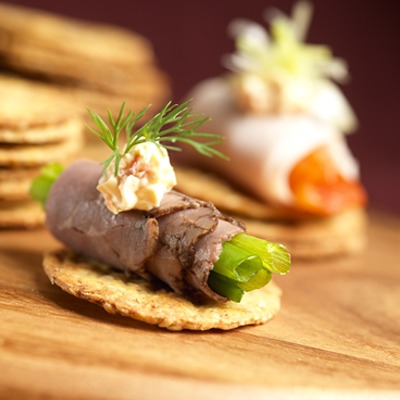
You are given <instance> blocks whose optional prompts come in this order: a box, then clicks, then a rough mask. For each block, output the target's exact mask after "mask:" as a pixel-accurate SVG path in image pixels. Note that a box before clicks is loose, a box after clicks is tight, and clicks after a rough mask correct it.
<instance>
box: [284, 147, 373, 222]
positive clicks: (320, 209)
mask: <svg viewBox="0 0 400 400" xmlns="http://www.w3.org/2000/svg"><path fill="white" fill-rule="evenodd" d="M289 184H290V187H291V189H292V191H293V194H294V197H295V202H296V205H295V207H296V209H299V210H302V211H306V212H309V213H312V214H316V215H323V216H327V215H332V214H335V213H338V212H340V211H344V210H346V209H349V208H354V207H361V206H364V205H365V203H366V194H365V191H364V188H363V187H362V185H361V184H360V182H358V181H349V180H346V179H345V178H343V177H342V176H341V175H340V173H339V172H338V171H337V168H336V166H335V164H334V162H333V160H332V158H331V157H330V155H329V154H328V152H327V150H326V149H324V148H319V149H317V150H315V151H313V152H312V153H310V154H309V155H308V156H307V157H305V158H304V159H303V160H301V161H300V162H299V163H298V164H297V165H296V166H295V167H294V169H293V170H292V172H291V174H290V177H289Z"/></svg>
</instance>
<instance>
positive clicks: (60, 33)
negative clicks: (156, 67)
mask: <svg viewBox="0 0 400 400" xmlns="http://www.w3.org/2000/svg"><path fill="white" fill-rule="evenodd" d="M0 32H4V35H7V36H8V38H9V41H8V43H7V41H4V44H3V46H2V47H3V51H5V52H6V53H7V51H10V48H11V49H15V48H17V49H18V48H23V47H29V46H34V47H39V48H44V49H48V50H49V51H55V52H57V53H60V54H61V55H63V54H68V55H69V56H70V57H71V58H75V59H76V62H77V63H78V62H79V60H80V59H89V60H93V61H96V62H99V63H107V62H111V63H114V64H117V65H121V66H127V65H132V64H133V65H136V64H147V63H149V62H150V61H152V60H153V51H152V48H151V46H150V44H149V42H148V41H147V40H146V39H145V38H143V37H142V36H141V35H139V34H136V33H134V32H131V31H128V30H126V29H123V28H119V27H116V26H110V25H107V24H100V23H94V22H89V21H87V22H86V21H80V20H77V19H72V18H68V17H63V16H59V15H56V14H52V13H49V12H45V11H42V10H35V9H33V8H27V7H21V6H14V5H7V4H0Z"/></svg>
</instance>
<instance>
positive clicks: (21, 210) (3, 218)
mask: <svg viewBox="0 0 400 400" xmlns="http://www.w3.org/2000/svg"><path fill="white" fill-rule="evenodd" d="M44 220H45V213H44V210H43V208H42V207H41V205H40V204H39V203H36V202H33V201H26V202H15V201H13V202H8V201H0V228H35V227H38V226H42V225H43V224H44Z"/></svg>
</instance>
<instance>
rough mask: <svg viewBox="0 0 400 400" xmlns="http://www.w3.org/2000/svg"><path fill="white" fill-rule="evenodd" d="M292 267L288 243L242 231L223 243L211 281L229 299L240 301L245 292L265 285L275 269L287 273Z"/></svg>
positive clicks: (209, 282)
mask: <svg viewBox="0 0 400 400" xmlns="http://www.w3.org/2000/svg"><path fill="white" fill-rule="evenodd" d="M289 268H290V255H289V253H288V252H287V250H286V249H285V247H284V246H282V245H280V244H277V243H272V242H269V241H266V240H263V239H259V238H256V237H253V236H250V235H247V234H245V233H241V234H239V235H236V236H234V237H233V238H232V239H231V240H229V241H227V242H225V243H223V245H222V252H221V254H220V257H219V259H218V261H217V262H216V263H215V264H214V268H213V269H212V271H210V275H209V279H208V285H209V286H210V288H211V289H212V290H214V291H215V292H216V293H218V294H220V295H222V296H225V297H227V298H228V299H229V300H232V301H236V302H240V300H241V299H242V297H243V295H244V293H245V292H248V291H251V290H255V289H260V288H262V287H264V286H265V285H266V284H267V283H268V282H269V281H270V280H271V278H272V273H273V272H276V273H278V274H286V273H287V272H288V271H289Z"/></svg>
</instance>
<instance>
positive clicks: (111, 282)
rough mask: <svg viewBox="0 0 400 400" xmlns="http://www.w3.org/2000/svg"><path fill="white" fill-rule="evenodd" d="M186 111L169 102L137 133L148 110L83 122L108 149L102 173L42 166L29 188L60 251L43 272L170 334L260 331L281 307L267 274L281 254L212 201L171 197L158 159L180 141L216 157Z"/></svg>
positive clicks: (168, 175) (170, 175) (165, 164)
mask: <svg viewBox="0 0 400 400" xmlns="http://www.w3.org/2000/svg"><path fill="white" fill-rule="evenodd" d="M188 103H189V102H185V103H183V104H181V105H171V104H170V103H168V104H167V105H166V106H165V107H164V108H163V109H162V110H161V111H160V112H159V113H158V114H157V115H156V116H154V117H153V118H152V119H150V120H149V121H147V122H146V123H144V124H143V125H142V126H141V127H140V128H138V129H135V128H136V127H135V125H136V124H137V122H138V120H139V119H140V118H142V117H143V115H144V113H145V112H146V110H147V108H145V109H143V110H142V111H141V112H139V113H138V114H137V115H134V114H133V113H132V112H129V113H128V114H127V115H125V107H124V106H123V107H122V108H121V111H120V114H119V116H118V118H116V119H114V118H113V116H112V114H111V113H110V114H109V125H107V123H106V122H105V121H104V120H103V119H102V118H101V117H100V116H99V115H98V114H96V113H93V112H90V115H91V117H92V118H93V120H94V121H95V123H96V125H97V128H98V130H95V129H91V128H90V129H91V130H92V132H93V133H94V134H95V135H96V136H98V137H99V138H100V139H101V140H103V141H104V142H105V144H106V145H107V146H108V147H109V148H110V149H111V150H112V154H111V156H110V157H109V158H108V159H107V160H106V161H105V162H104V163H103V167H102V166H101V165H100V164H98V163H95V162H92V161H87V160H86V161H85V160H83V161H78V162H76V163H74V164H72V165H71V166H70V167H68V168H67V169H65V170H64V171H62V172H61V171H60V166H57V165H54V166H49V167H48V168H47V169H46V170H45V171H44V174H43V175H42V176H41V177H40V178H38V179H37V180H36V182H35V184H34V185H33V187H32V193H33V195H34V197H35V198H37V199H39V200H41V201H42V202H43V204H45V208H46V215H47V227H48V228H49V230H50V232H51V233H52V234H53V235H54V236H55V237H56V238H57V239H59V240H60V241H61V242H62V243H64V244H65V246H66V247H67V249H65V250H60V251H57V252H54V253H52V254H48V255H47V256H46V257H45V261H44V264H45V270H46V273H47V274H48V276H49V277H50V279H51V280H52V282H54V283H56V284H57V285H59V286H61V287H62V288H63V289H64V290H66V291H68V292H70V293H72V294H74V295H76V296H78V297H83V298H85V299H88V300H90V301H93V302H95V303H99V304H101V305H103V306H104V308H105V309H106V310H107V311H110V312H119V313H122V314H123V315H128V316H131V317H133V318H135V319H139V320H142V321H145V322H148V323H151V324H157V325H159V326H162V327H166V328H168V329H172V330H179V329H196V330H205V329H211V328H219V329H232V328H235V327H237V326H241V325H248V324H259V323H263V322H266V321H267V320H269V319H270V318H271V317H272V316H273V315H274V314H275V313H276V312H277V311H278V309H279V305H280V300H279V299H280V290H279V288H277V287H276V286H275V285H274V283H273V282H270V281H271V278H272V274H273V273H278V274H286V273H287V272H288V270H289V267H290V256H289V254H288V252H287V251H286V249H285V248H284V247H283V246H282V245H280V244H276V243H271V242H268V241H265V240H261V239H258V238H256V237H252V236H250V235H248V234H247V233H246V231H245V226H244V225H243V224H242V223H241V222H239V221H237V220H236V219H234V218H231V217H229V216H226V215H224V214H222V213H221V212H220V211H218V210H217V209H216V208H215V206H214V205H213V204H212V203H209V202H204V201H201V200H197V199H195V198H192V197H189V196H187V195H184V194H182V193H180V192H177V191H175V190H173V187H174V186H175V183H176V178H175V174H174V169H173V167H172V166H171V164H170V161H169V156H168V152H167V150H179V149H180V148H179V147H178V144H179V143H186V144H189V145H191V146H193V147H194V148H195V149H196V150H197V151H198V152H199V153H201V154H203V155H204V156H209V157H211V156H219V157H224V156H223V154H221V153H220V152H218V151H217V150H215V149H214V147H213V146H214V145H215V144H216V143H219V142H220V137H219V136H218V135H215V134H208V133H201V132H197V131H196V130H197V129H198V128H199V127H200V126H201V125H202V124H203V123H204V122H205V121H206V120H207V118H203V117H202V116H199V115H194V114H192V110H191V109H190V108H189V107H188ZM121 132H125V134H126V141H125V144H124V145H123V147H121V146H120V140H119V139H120V133H121ZM199 138H203V139H205V141H203V142H198V141H197V139H199ZM167 143H168V144H167ZM58 172H61V173H60V175H59V176H58ZM247 292H250V293H247Z"/></svg>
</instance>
